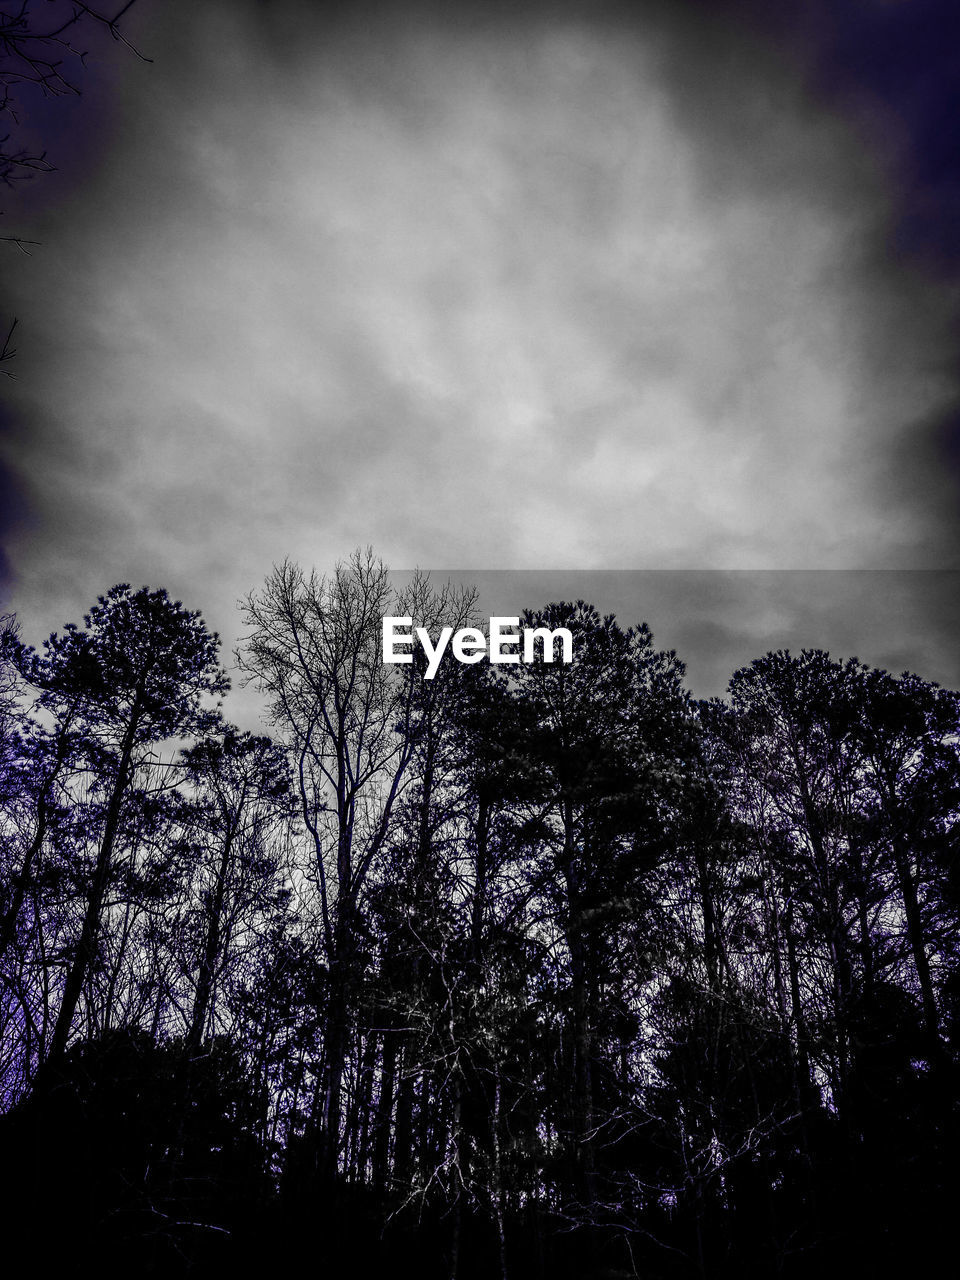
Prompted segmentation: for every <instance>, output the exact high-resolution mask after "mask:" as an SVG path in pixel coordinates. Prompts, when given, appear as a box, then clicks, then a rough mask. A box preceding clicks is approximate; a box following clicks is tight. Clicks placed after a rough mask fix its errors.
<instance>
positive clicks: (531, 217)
mask: <svg viewBox="0 0 960 1280" xmlns="http://www.w3.org/2000/svg"><path fill="white" fill-rule="evenodd" d="M591 12H592V11H591V10H590V9H589V8H588V7H585V6H577V5H571V6H565V7H556V6H552V7H544V8H541V9H535V8H531V9H530V10H529V11H523V12H522V14H520V15H517V14H516V13H514V14H512V15H511V14H509V13H507V12H506V11H498V10H496V9H492V10H481V9H474V10H471V9H467V8H460V9H456V10H455V11H454V12H453V16H452V17H451V16H446V17H444V16H440V15H439V14H438V12H436V11H431V10H429V9H423V10H407V11H405V12H404V13H403V14H401V13H400V12H399V11H387V10H384V9H376V8H374V9H360V8H354V9H353V10H348V11H346V12H345V13H344V14H342V15H341V16H340V17H339V18H336V19H335V18H333V17H331V16H330V15H329V14H323V15H321V16H320V17H314V16H311V12H310V10H309V9H308V8H306V9H305V8H299V9H298V8H297V7H295V6H284V5H280V6H271V7H270V9H269V10H268V9H266V8H264V9H261V8H258V7H257V6H254V5H250V6H245V5H223V4H221V5H209V6H203V7H199V6H195V5H194V6H187V5H185V4H184V5H171V6H165V7H164V9H163V13H162V17H161V16H160V15H155V16H154V17H153V18H152V19H151V21H152V22H153V26H147V28H146V29H145V30H144V31H143V32H142V33H139V43H140V44H141V45H142V46H144V47H146V48H148V49H149V51H150V52H151V54H152V55H153V56H154V58H155V62H154V65H153V66H152V67H151V68H149V69H145V68H143V67H141V66H134V65H132V64H131V65H128V66H125V67H124V69H123V71H122V72H119V73H117V74H118V80H117V84H116V85H115V86H113V87H111V88H110V93H112V94H113V97H112V98H110V100H109V103H108V104H107V105H106V106H103V107H102V108H101V109H100V115H98V116H97V117H96V118H97V120H98V121H100V122H101V123H103V122H109V125H110V128H109V130H107V135H108V141H107V145H105V147H104V150H103V152H102V155H101V157H100V159H99V163H98V164H96V165H93V164H92V162H91V161H90V155H89V148H87V150H86V151H85V152H84V163H85V164H86V165H87V166H89V167H88V169H87V171H86V173H85V174H84V175H82V180H81V176H78V175H76V174H71V172H70V170H69V165H68V166H67V172H66V174H65V178H64V184H63V189H64V191H65V193H66V194H65V196H64V198H62V199H60V200H59V201H51V202H50V203H49V204H47V205H46V206H44V205H43V203H42V202H39V203H37V204H36V205H35V209H36V218H37V221H38V225H39V226H40V230H41V232H42V235H41V237H40V238H43V239H44V240H45V241H46V242H47V244H46V246H45V248H44V249H43V251H42V253H40V254H38V255H37V256H36V257H34V258H33V259H30V260H29V261H27V260H24V261H23V262H22V263H20V262H18V263H16V264H14V267H13V269H12V271H11V278H12V280H13V294H14V295H15V298H16V306H17V311H18V314H23V315H24V317H25V323H24V337H25V339H26V335H27V334H28V333H29V335H30V344H31V349H30V352H29V353H28V354H24V355H22V356H21V357H18V359H20V360H21V365H22V367H21V378H20V379H19V381H18V383H17V385H16V388H15V397H14V400H13V405H14V409H13V415H14V428H13V430H12V431H11V432H10V433H9V434H8V438H7V443H6V446H5V448H6V457H7V460H8V464H9V465H10V466H11V468H12V469H13V471H14V473H15V475H16V476H17V477H18V478H19V484H20V488H21V491H22V493H23V494H25V495H26V497H27V499H28V501H29V503H30V507H31V510H32V512H33V522H32V524H31V525H30V526H29V527H28V526H26V525H22V526H21V530H20V533H19V536H14V537H13V539H12V540H11V559H12V562H13V567H14V570H15V572H16V574H17V580H16V584H15V588H14V590H13V592H12V595H11V599H12V601H13V603H15V604H16V605H17V606H18V607H19V608H21V609H22V610H23V611H25V613H26V614H28V615H33V616H35V617H37V618H39V619H42V622H43V625H48V626H52V625H56V624H59V622H60V621H61V620H62V618H63V617H64V616H71V613H76V612H78V611H79V610H80V609H81V608H83V607H84V606H85V605H86V604H88V603H89V601H90V599H91V598H92V597H93V596H94V595H95V594H96V593H97V592H98V591H100V590H103V589H104V588H105V587H106V586H107V585H108V584H109V583H110V582H111V581H113V580H116V579H122V580H128V579H131V580H134V581H137V582H139V581H149V582H151V583H163V584H166V585H169V586H170V587H171V589H172V590H174V591H175V592H177V593H178V594H183V595H184V597H185V598H186V599H187V601H188V603H190V604H193V605H199V606H202V607H204V608H205V610H206V611H208V612H210V613H211V615H212V616H213V618H214V621H215V622H216V623H217V625H219V626H221V627H222V628H223V629H224V630H225V631H226V632H228V633H231V632H232V631H233V630H234V629H235V625H236V624H235V620H234V614H233V607H232V606H233V601H234V600H235V599H236V598H237V597H238V596H240V595H241V594H243V593H244V592H245V591H247V590H248V589H250V587H252V586H254V585H255V584H256V583H257V582H258V581H260V580H261V579H262V577H263V575H264V574H265V572H266V571H267V570H268V569H269V567H270V564H271V563H272V562H273V561H275V560H278V559H280V558H282V557H283V556H285V555H291V556H293V557H294V558H297V559H300V560H302V561H304V562H306V563H316V564H318V565H319V566H321V567H329V566H330V565H331V564H332V563H333V562H334V561H335V560H336V559H337V558H338V557H340V556H343V555H345V554H346V553H347V552H349V550H350V549H351V548H352V547H353V546H355V545H358V544H366V543H373V544H374V546H375V548H376V549H377V551H378V552H380V553H381V554H383V555H384V557H385V558H386V559H387V561H388V562H392V563H395V564H403V563H407V564H409V563H413V562H415V561H416V562H420V563H421V564H426V565H429V564H437V563H444V562H445V563H451V562H459V563H461V564H465V565H468V566H469V565H473V566H476V567H484V566H491V565H496V566H515V567H538V568H550V567H558V566H582V567H584V568H601V567H605V566H616V567H650V568H692V567H707V568H714V569H719V570H724V571H728V570H735V569H739V568H804V567H829V568H840V567H847V566H862V567H880V566H890V567H895V568H906V567H916V566H933V567H938V566H946V565H949V564H953V563H955V557H954V554H953V542H952V536H953V535H952V528H953V526H952V523H951V522H952V519H953V514H952V508H951V501H952V496H953V490H952V487H951V485H952V480H951V477H950V476H949V474H947V473H946V472H944V471H943V469H942V468H939V467H938V465H937V457H936V454H935V450H934V449H933V448H932V446H931V444H930V441H931V440H932V439H933V436H934V434H935V426H936V424H937V423H940V422H942V421H943V420H944V418H945V416H946V415H947V414H948V413H949V412H950V410H951V408H952V407H953V405H954V404H955V394H956V387H955V380H954V377H953V371H952V367H951V355H950V339H951V330H950V325H949V321H950V312H949V306H948V305H947V304H946V303H945V301H944V299H943V297H942V296H941V295H940V294H939V293H938V292H937V291H936V290H935V289H932V288H931V287H930V285H929V282H928V281H927V280H926V279H925V278H922V277H921V276H920V275H918V274H917V273H916V272H915V271H913V270H912V269H911V268H910V267H909V265H908V264H907V265H905V264H904V263H903V262H898V261H893V260H891V259H890V258H889V255H888V254H887V248H886V247H887V246H888V238H889V233H890V227H891V225H892V219H893V217H894V211H893V203H894V202H893V199H892V196H891V193H890V189H889V175H888V174H887V173H885V171H884V169H883V166H882V165H881V164H880V163H879V162H877V161H875V159H874V158H872V157H871V155H870V153H865V152H864V149H863V146H862V140H861V138H860V137H859V136H858V135H857V133H856V132H855V131H854V129H853V127H852V126H851V125H850V124H848V123H845V122H844V120H843V119H842V118H840V117H839V116H838V115H837V113H836V112H835V111H831V110H827V109H825V108H824V107H823V106H822V105H818V103H817V101H816V99H815V98H814V97H812V96H811V95H810V93H809V91H808V88H807V86H806V83H805V80H804V75H803V70H802V67H801V63H800V61H798V60H797V59H795V58H792V57H789V56H786V53H785V52H784V51H783V50H780V51H778V50H777V49H776V48H774V47H772V46H771V45H770V43H769V40H765V39H764V38H763V36H762V33H759V32H758V29H756V28H751V27H750V26H749V25H744V23H743V22H740V21H735V20H734V18H733V16H730V14H728V13H727V12H722V13H721V14H720V16H719V17H717V16H712V17H711V16H710V15H709V13H708V11H706V10H703V9H697V8H692V9H690V8H685V7H684V6H679V7H671V6H666V7H664V8H662V9H657V8H652V9H651V10H650V16H649V17H648V18H647V19H646V20H641V19H634V18H629V17H628V16H627V11H626V10H621V9H618V8H612V9H608V10H600V11H596V12H600V14H601V16H600V17H599V18H596V17H591V16H589V14H590V13H591ZM104 92H106V90H105V91H104ZM111 104H112V105H111ZM104 127H105V128H106V125H105V126H104ZM21 345H22V346H25V345H26V343H25V341H24V342H23V343H22V344H21ZM838 607H839V603H838ZM716 625H720V624H719V623H717V624H716Z"/></svg>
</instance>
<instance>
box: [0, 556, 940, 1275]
mask: <svg viewBox="0 0 960 1280" xmlns="http://www.w3.org/2000/svg"><path fill="white" fill-rule="evenodd" d="M474 611H475V601H474V598H473V596H472V595H471V593H470V592H469V591H466V590H461V589H454V588H451V587H449V586H448V587H444V588H442V589H438V588H436V587H435V586H434V585H433V584H431V583H430V581H429V580H428V579H425V578H422V577H419V576H418V577H416V578H415V579H414V580H413V582H412V583H411V584H410V585H409V586H408V587H407V588H405V589H404V590H403V591H402V592H400V593H399V595H398V594H397V592H396V591H395V590H394V588H393V587H392V586H391V582H390V579H389V576H388V574H387V572H386V570H385V569H384V567H383V565H382V564H381V563H380V562H379V561H377V560H376V559H375V558H374V557H373V556H372V554H371V553H357V554H355V555H354V556H353V557H352V558H351V560H350V561H349V563H347V564H344V565H341V566H339V567H338V568H337V569H336V570H335V571H334V572H333V573H332V574H330V575H329V576H325V577H318V576H317V575H315V574H311V575H306V574H304V573H303V572H302V571H301V570H299V569H298V568H297V567H296V566H293V565H290V564H286V565H284V566H282V567H281V568H279V569H277V570H275V571H274V573H273V574H272V575H271V577H270V578H269V579H268V580H267V582H266V583H265V585H264V586H263V588H262V589H261V590H259V591H256V592H254V593H253V594H252V595H251V596H250V597H249V599H248V600H247V601H246V604H245V610H244V614H245V623H246V628H245V638H244V640H243V642H242V645H241V648H240V650H239V652H238V655H237V662H238V665H239V668H240V671H241V673H242V678H243V679H245V680H247V681H250V682H252V683H253V684H254V685H255V686H256V687H257V688H258V689H259V690H260V691H261V693H262V695H263V697H264V700H265V704H266V705H267V707H268V709H269V723H270V725H271V736H270V737H267V736H258V735H254V734H251V733H247V732H241V731H240V730H239V729H237V728H236V727H234V726H232V725H231V724H230V723H229V721H228V720H227V719H226V717H225V714H224V709H223V706H222V699H223V696H224V695H225V694H226V692H227V687H228V686H227V680H226V677H225V675H224V672H223V671H222V669H221V668H220V665H219V662H220V656H219V645H218V641H217V638H216V637H215V636H212V635H211V634H210V633H209V632H208V631H207V629H206V627H205V626H204V623H203V621H202V619H201V617H200V616H199V614H196V613H191V612H189V611H188V610H186V609H184V608H183V607H182V606H181V605H180V604H179V603H178V602H173V601H171V600H170V598H169V597H168V596H167V594H166V593H165V592H163V591H149V590H147V589H146V588H144V589H142V590H140V591H133V590H131V589H130V588H129V587H127V586H119V587H115V588H114V589H113V590H111V591H110V592H109V593H108V594H107V595H106V596H104V597H102V598H101V599H100V600H99V602H98V603H97V605H96V606H95V607H94V608H93V609H92V610H91V612H90V614H89V615H88V616H87V617H86V619H85V620H84V624H83V625H82V626H73V625H70V626H67V627H66V628H65V629H64V630H63V631H62V632H60V633H58V634H55V635H54V636H52V637H51V638H50V639H49V640H48V641H47V642H46V643H45V644H44V646H43V647H42V648H41V649H40V650H35V649H33V648H31V647H29V646H28V645H25V644H24V643H23V642H22V641H21V639H20V638H19V636H18V633H17V630H16V627H15V625H13V624H11V625H9V626H8V627H7V630H6V632H5V635H4V645H3V682H2V688H0V729H2V759H0V801H2V827H0V840H2V886H0V888H2V899H0V1025H2V1049H0V1087H2V1090H3V1104H4V1105H3V1110H4V1112H5V1114H4V1116H3V1117H2V1120H0V1142H2V1146H3V1162H2V1164H3V1179H4V1182H5V1185H4V1187H3V1188H0V1191H2V1200H3V1203H4V1205H5V1206H6V1208H7V1210H8V1212H9V1214H10V1220H9V1223H8V1226H7V1239H8V1241H9V1240H13V1239H15V1238H16V1236H17V1234H18V1233H20V1234H21V1235H23V1236H24V1237H26V1236H28V1235H29V1236H31V1237H32V1238H33V1239H34V1240H35V1241H38V1242H39V1240H40V1239H41V1235H40V1234H39V1233H43V1236H42V1238H43V1244H42V1246H41V1245H40V1244H39V1243H38V1245H37V1247H42V1248H43V1250H44V1252H45V1254H46V1256H47V1257H51V1256H53V1253H54V1251H55V1249H56V1240H57V1239H59V1240H60V1241H61V1248H62V1249H63V1250H65V1254H66V1258H67V1260H68V1261H71V1262H72V1263H73V1264H77V1263H79V1262H80V1261H81V1260H94V1261H96V1260H100V1261H101V1262H103V1263H105V1261H109V1262H110V1263H111V1264H115V1265H116V1266H117V1268H118V1269H123V1270H125V1271H126V1272H127V1273H129V1274H146V1275H193V1274H201V1273H203V1272H210V1271H213V1272H214V1273H219V1272H220V1271H222V1273H223V1274H224V1275H227V1274H229V1275H231V1276H235V1275H238V1274H246V1273H248V1272H249V1273H258V1272H265V1273H268V1274H275V1273H278V1272H281V1271H282V1270H283V1269H284V1268H285V1267H290V1268H291V1269H292V1268H293V1267H294V1266H299V1265H301V1264H300V1263H299V1262H298V1259H300V1258H302V1257H303V1256H304V1253H306V1255H307V1256H308V1257H309V1258H310V1259H311V1267H312V1270H313V1271H314V1272H315V1273H316V1274H318V1275H320V1276H329V1277H337V1276H341V1275H342V1276H347V1275H350V1276H358V1277H362V1276H366V1275H370V1276H373V1275H376V1276H380V1275H384V1274H398V1273H404V1272H411V1273H413V1274H417V1275H419V1276H423V1277H424V1278H425V1280H430V1278H431V1277H437V1278H438V1280H440V1278H442V1280H474V1278H477V1280H479V1278H484V1280H485V1278H487V1277H490V1278H491V1280H519V1278H520V1277H523V1278H526V1277H531V1278H533V1280H546V1278H547V1277H560V1278H561V1280H562V1278H567V1277H570V1278H574V1277H575V1278H578V1280H579V1278H580V1277H597V1278H599V1277H608V1278H610V1280H612V1278H613V1277H624V1278H625V1277H643V1278H645V1280H654V1278H656V1277H662V1278H663V1280H668V1278H669V1280H674V1278H676V1280H682V1278H686V1277H692V1278H699V1280H707V1278H713V1277H727V1276H730V1277H733V1276H738V1277H739V1276H755V1277H774V1276H783V1277H805V1276H811V1275H815V1274H818V1273H820V1274H835V1273H836V1274H840V1273H843V1274H848V1275H856V1276H858V1277H869V1276H876V1277H880V1276H887V1275H899V1274H907V1273H916V1274H923V1273H924V1268H925V1267H927V1266H928V1265H930V1266H932V1263H931V1262H930V1259H932V1258H934V1257H935V1256H936V1250H937V1248H938V1247H941V1246H943V1245H944V1244H945V1243H947V1242H948V1241H949V1239H950V1237H951V1233H952V1225H953V1223H952V1214H953V1212H954V1205H955V1175H954V1166H955V1163H956V1151H957V1141H958V1136H960V1134H958V1123H957V1120H958V1115H957V1094H958V1090H957V1061H958V1050H960V960H958V922H960V862H958V827H957V814H958V809H960V739H958V728H960V696H958V695H957V694H955V693H951V692H948V691H945V690H943V689H940V688H938V687H937V686H936V685H933V684H930V683H928V682H925V681H923V680H921V679H919V678H918V677H916V676H913V675H909V674H904V675H901V676H896V677H895V676H892V675H890V674H888V673H886V672H884V671H880V670H876V669H871V668H869V667H866V666H864V665H863V664H861V663H859V662H857V661H855V660H850V661H846V662H838V661H835V660H833V659H832V658H830V657H829V656H828V655H827V654H826V653H824V652H821V651H816V650H814V651H805V652H803V653H801V654H800V655H799V656H791V655H790V654H788V653H784V652H777V653H768V654H767V655H766V656H765V657H763V658H760V659H758V660H757V661H756V662H754V663H753V664H752V665H751V666H748V667H745V668H743V669H742V670H740V671H737V672H736V673H735V674H734V676H733V678H732V680H731V682H730V686H729V690H728V694H727V697H726V698H725V699H723V700H714V701H711V702H699V703H698V702H696V701H694V700H693V699H692V698H691V697H690V695H689V694H688V692H687V691H686V689H685V687H684V684H683V674H684V672H683V665H682V663H681V662H680V661H679V660H678V658H677V657H676V655H675V654H673V653H668V652H661V651H659V650H657V649H656V648H655V646H654V642H653V638H652V636H651V634H650V631H649V630H648V629H647V627H646V626H642V625H641V626H637V627H634V628H629V629H625V628H623V627H621V626H620V625H619V624H618V623H617V621H616V620H615V619H613V618H612V617H601V616H600V615H599V614H598V613H597V612H596V611H595V610H594V609H593V608H592V607H591V606H590V605H587V604H585V603H583V602H577V603H576V604H566V603H559V604H554V605H551V606H549V607H548V608H547V609H546V610H543V611H540V612H538V613H530V614H527V615H526V616H525V618H524V624H525V625H527V626H549V627H550V628H555V627H560V626H563V627H567V628H569V629H570V630H571V631H572V633H573V637H574V662H573V663H572V664H571V665H565V664H563V663H560V662H555V663H549V662H545V661H542V660H540V661H537V662H535V663H533V664H530V665H519V666H511V667H503V666H490V665H488V664H487V663H486V662H482V663H478V664H476V665H470V666H467V665H462V664H460V663H454V662H448V663H444V664H442V665H441V667H440V670H439V672H438V674H437V676H436V678H435V679H433V680H430V681H427V680H425V679H424V664H423V662H422V661H420V660H417V661H415V662H414V663H413V664H412V665H409V666H385V665H384V664H383V663H382V661H381V648H380V628H381V619H382V618H383V617H384V616H385V615H404V616H405V615H409V616H411V617H413V618H414V621H415V625H423V626H427V627H428V628H429V629H430V630H431V632H433V633H435V632H436V630H437V629H439V627H440V626H443V625H447V626H453V627H454V628H458V627H461V626H465V625H469V624H470V623H471V622H473V621H474V620H475V619H474V617H473V615H474ZM421 657H422V655H421Z"/></svg>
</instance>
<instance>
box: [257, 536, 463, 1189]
mask: <svg viewBox="0 0 960 1280" xmlns="http://www.w3.org/2000/svg"><path fill="white" fill-rule="evenodd" d="M468 611H469V610H468V608H467V607H466V604H465V601H464V599H463V597H462V595H458V594H457V593H455V592H451V591H449V590H444V591H441V592H440V593H439V594H435V593H433V592H432V591H431V590H430V589H429V587H428V585H427V584H426V582H425V580H424V579H423V578H422V577H420V576H419V575H418V576H417V578H416V579H415V580H414V582H413V583H412V584H411V586H410V587H409V588H408V589H407V591H406V592H405V593H403V595H402V596H399V597H398V595H397V593H396V592H395V591H394V589H393V587H392V586H391V584H390V578H389V574H388V571H387V569H386V567H385V566H384V564H383V562H382V561H381V560H378V559H376V558H375V557H374V555H373V552H372V551H371V550H370V549H367V550H366V551H359V550H358V551H356V552H354V554H353V555H352V556H351V558H350V560H349V561H348V563H346V564H340V565H338V566H337V567H336V569H335V570H334V572H333V574H332V575H331V576H330V577H321V576H319V575H317V574H316V573H311V574H310V575H309V576H306V575H305V574H304V573H303V571H302V570H301V569H300V568H298V567H297V566H296V565H293V564H291V563H289V562H286V563H284V564H283V565H281V566H280V567H279V568H277V569H275V570H274V572H273V574H271V576H270V577H269V578H268V579H267V582H266V584H265V586H264V588H263V590H262V591H260V592H254V593H252V594H251V595H250V596H249V597H248V598H247V601H246V603H245V606H244V616H245V620H246V623H247V625H248V627H249V633H248V635H247V637H246V639H245V641H244V643H243V645H242V647H241V649H240V651H239V652H238V655H237V659H238V662H239V664H240V666H241V668H242V669H243V670H244V671H245V672H246V673H247V676H248V678H249V679H250V680H252V681H253V682H254V683H255V684H256V685H257V687H258V688H259V689H261V690H262V691H263V692H264V693H265V694H266V695H267V697H268V699H269V707H270V714H271V717H272V722H273V724H274V726H275V727H276V728H277V729H278V730H279V731H280V733H281V735H282V737H283V740H284V741H285V743H286V745H287V747H288V749H289V751H290V752H291V756H292V759H293V761H294V768H295V774H296V778H297V783H298V788H299V794H300V805H301V814H302V817H303V821H304V825H305V827H306V829H307V831H308V833H309V836H310V839H311V842H312V846H313V865H312V868H311V871H312V876H313V881H314V885H315V887H316V892H317V898H318V906H319V917H320V938H321V944H322V948H323V952H324V957H325V960H326V964H327V993H326V1009H325V1029H326V1034H325V1045H324V1063H323V1067H322V1072H321V1078H322V1084H321V1087H320V1088H319V1089H318V1094H317V1098H318V1107H317V1114H316V1115H315V1117H314V1122H315V1124H316V1126H317V1129H318V1132H319V1134H320V1135H321V1167H322V1169H323V1171H324V1173H325V1174H326V1175H327V1176H332V1175H333V1173H334V1172H335V1171H336V1167H337V1159H338V1153H339V1149H340V1137H341V1135H340V1127H341V1093H342V1084H343V1074H344V1069H345V1065H346V1057H347V1046H348V1040H349V1029H350V1020H351V1007H350V1006H351V998H352V995H353V993H354V991H355V989H356V983H357V981H358V977H359V971H360V967H361V958H360V942H361V914H362V899H363V894H364V892H365V890H366V886H367V880H368V875H369V873H370V870H371V867H372V866H374V864H375V862H376V860H377V858H378V857H379V855H380V854H381V853H382V851H383V849H384V847H385V843H386V840H387V837H388V834H389V831H390V821H391V817H392V815H393V812H394V809H395V806H396V804H397V801H398V798H399V796H400V794H401V792H402V789H403V787H404V785H405V783H406V781H407V770H408V766H409V765H410V762H411V760H412V758H413V754H414V750H415V743H416V742H417V739H418V734H420V733H421V731H422V726H423V723H424V720H425V716H426V711H425V708H426V707H427V706H429V700H428V701H426V702H425V701H424V698H423V697H422V696H421V695H420V690H421V686H422V685H423V683H424V681H423V678H422V677H423V673H422V669H421V667H420V665H419V664H417V663H411V664H409V665H407V666H389V665H386V664H384V662H383V661H382V621H383V618H384V617H386V616H390V615H394V616H407V615H409V616H411V617H414V618H415V620H416V625H424V626H427V627H431V628H434V629H435V628H436V627H437V626H438V625H442V624H444V623H447V622H448V621H449V617H450V616H452V618H453V620H454V621H457V622H458V625H462V621H460V620H461V619H462V618H463V616H464V614H465V613H466V612H468Z"/></svg>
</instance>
